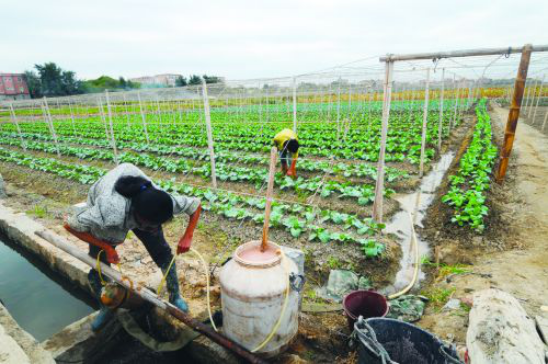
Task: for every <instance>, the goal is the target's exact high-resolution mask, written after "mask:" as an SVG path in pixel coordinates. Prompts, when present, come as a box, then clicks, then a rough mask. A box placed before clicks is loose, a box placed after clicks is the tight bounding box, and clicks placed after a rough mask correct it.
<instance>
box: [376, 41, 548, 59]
mask: <svg viewBox="0 0 548 364" xmlns="http://www.w3.org/2000/svg"><path fill="white" fill-rule="evenodd" d="M528 46H530V47H531V51H535V52H546V51H548V45H546V44H545V45H538V46H533V45H530V44H528ZM522 49H523V47H506V48H481V49H465V50H458V51H448V52H430V53H415V54H406V55H388V56H386V57H380V59H379V61H380V62H386V60H387V59H389V60H391V61H392V62H396V61H414V60H419V59H442V58H459V57H474V56H496V55H500V54H513V53H521V52H522Z"/></svg>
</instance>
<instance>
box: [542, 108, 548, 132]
mask: <svg viewBox="0 0 548 364" xmlns="http://www.w3.org/2000/svg"><path fill="white" fill-rule="evenodd" d="M546 121H548V109H547V110H546V114H545V115H544V121H543V122H542V131H544V127H545V126H546Z"/></svg>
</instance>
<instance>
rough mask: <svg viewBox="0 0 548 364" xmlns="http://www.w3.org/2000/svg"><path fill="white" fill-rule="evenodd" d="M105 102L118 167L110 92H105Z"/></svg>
mask: <svg viewBox="0 0 548 364" xmlns="http://www.w3.org/2000/svg"><path fill="white" fill-rule="evenodd" d="M105 100H106V102H107V112H108V121H109V124H110V143H111V145H112V151H113V152H114V162H115V163H116V165H118V164H119V162H118V150H117V149H116V139H115V138H114V126H113V125H112V110H111V106H110V97H109V96H108V90H105Z"/></svg>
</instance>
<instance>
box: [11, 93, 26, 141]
mask: <svg viewBox="0 0 548 364" xmlns="http://www.w3.org/2000/svg"><path fill="white" fill-rule="evenodd" d="M10 116H11V120H12V121H13V122H14V123H15V129H16V130H17V134H19V140H20V142H21V147H22V148H23V150H24V151H26V150H27V146H26V144H25V140H24V139H23V135H22V134H21V127H20V126H19V121H18V120H17V117H16V116H15V110H14V109H13V103H11V102H10Z"/></svg>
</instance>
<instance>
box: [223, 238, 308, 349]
mask: <svg viewBox="0 0 548 364" xmlns="http://www.w3.org/2000/svg"><path fill="white" fill-rule="evenodd" d="M269 244H270V245H271V246H274V247H275V248H276V249H278V248H279V246H278V245H276V244H274V243H269ZM259 245H260V242H259V241H251V242H248V243H246V244H243V245H241V246H240V247H239V248H238V249H237V250H236V252H235V253H234V257H233V259H232V260H230V261H229V262H228V263H227V264H225V266H224V267H223V268H222V270H221V273H220V277H219V280H220V285H221V303H222V309H223V333H224V334H225V335H226V336H227V337H229V338H230V339H232V340H234V341H236V342H238V343H239V344H241V345H242V346H244V347H245V348H247V349H248V350H254V349H256V348H257V347H258V346H259V345H260V344H262V343H263V342H264V340H265V339H266V338H267V337H268V336H269V334H271V332H272V331H273V329H274V327H275V325H276V323H277V322H278V320H279V319H280V317H281V322H280V326H279V328H278V329H277V330H276V332H275V333H274V335H273V336H272V338H271V340H270V341H269V342H268V343H267V344H266V345H265V346H264V347H263V348H262V349H260V350H258V351H257V353H260V354H263V356H265V357H270V356H274V355H277V354H279V353H281V352H282V351H283V350H285V349H286V348H287V346H288V344H289V342H290V341H291V339H293V337H294V336H295V335H296V334H297V330H298V325H299V323H298V321H299V312H298V307H299V297H298V293H297V292H296V291H295V290H294V289H293V288H292V287H291V286H290V287H289V295H288V296H287V304H286V308H285V312H283V316H281V315H282V311H283V306H284V302H285V300H286V290H287V287H288V284H289V278H288V277H289V274H291V273H294V274H297V273H298V269H297V266H296V264H295V263H294V262H293V260H291V259H289V258H287V257H285V256H282V255H281V254H278V255H276V256H274V257H272V258H271V259H269V260H266V261H261V262H256V261H253V262H252V261H246V260H244V259H242V257H241V256H240V255H239V254H240V253H242V252H244V251H246V250H248V249H250V248H253V247H258V246H259ZM282 257H283V258H282Z"/></svg>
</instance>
